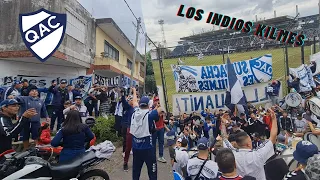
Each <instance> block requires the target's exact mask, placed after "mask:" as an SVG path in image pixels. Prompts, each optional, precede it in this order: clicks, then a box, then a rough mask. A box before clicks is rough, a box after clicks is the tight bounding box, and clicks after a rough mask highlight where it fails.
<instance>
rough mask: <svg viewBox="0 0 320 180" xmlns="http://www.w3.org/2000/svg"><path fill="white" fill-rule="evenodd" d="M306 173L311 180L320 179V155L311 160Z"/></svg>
mask: <svg viewBox="0 0 320 180" xmlns="http://www.w3.org/2000/svg"><path fill="white" fill-rule="evenodd" d="M305 172H306V175H307V176H308V177H309V179H310V180H319V179H320V154H317V155H314V156H312V157H311V158H309V160H308V165H307V167H306V169H305Z"/></svg>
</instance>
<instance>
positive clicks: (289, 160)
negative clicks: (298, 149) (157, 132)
mask: <svg viewBox="0 0 320 180" xmlns="http://www.w3.org/2000/svg"><path fill="white" fill-rule="evenodd" d="M293 152H294V149H293V148H288V149H285V150H284V151H282V153H281V154H280V156H283V157H282V158H283V160H284V161H285V162H286V164H287V165H288V167H289V171H293V170H295V169H296V168H297V166H298V161H296V160H295V159H294V157H293Z"/></svg>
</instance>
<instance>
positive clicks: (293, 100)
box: [285, 93, 302, 107]
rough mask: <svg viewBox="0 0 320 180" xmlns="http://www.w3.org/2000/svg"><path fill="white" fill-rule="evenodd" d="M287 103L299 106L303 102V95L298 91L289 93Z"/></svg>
mask: <svg viewBox="0 0 320 180" xmlns="http://www.w3.org/2000/svg"><path fill="white" fill-rule="evenodd" d="M285 101H286V104H287V105H288V106H290V107H297V106H299V105H300V104H301V102H302V97H301V95H300V94H298V93H289V94H288V95H287V96H286V98H285Z"/></svg>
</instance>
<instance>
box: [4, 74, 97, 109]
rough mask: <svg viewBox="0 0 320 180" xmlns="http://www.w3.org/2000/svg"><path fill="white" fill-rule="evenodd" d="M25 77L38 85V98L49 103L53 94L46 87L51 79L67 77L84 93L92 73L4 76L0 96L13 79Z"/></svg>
mask: <svg viewBox="0 0 320 180" xmlns="http://www.w3.org/2000/svg"><path fill="white" fill-rule="evenodd" d="M23 79H27V80H28V81H29V84H32V85H35V86H37V87H38V90H39V93H40V98H41V99H42V100H44V101H45V104H46V105H48V104H51V101H52V97H53V95H52V94H51V93H50V92H48V88H49V87H50V86H51V81H52V80H56V82H60V80H62V79H67V80H68V81H69V84H72V85H75V84H78V85H80V87H82V88H83V89H82V95H86V94H87V93H86V92H88V90H89V89H90V88H91V83H92V75H88V76H79V77H77V78H70V77H34V76H18V75H16V76H5V77H1V78H0V96H1V97H2V95H3V93H4V91H5V90H6V89H7V88H8V87H10V86H12V83H13V82H14V81H15V80H19V81H22V80H23Z"/></svg>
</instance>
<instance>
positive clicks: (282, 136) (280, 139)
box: [277, 134, 286, 143]
mask: <svg viewBox="0 0 320 180" xmlns="http://www.w3.org/2000/svg"><path fill="white" fill-rule="evenodd" d="M277 139H278V141H279V142H281V143H283V142H285V141H286V137H285V136H284V135H282V134H279V135H278V138H277Z"/></svg>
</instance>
